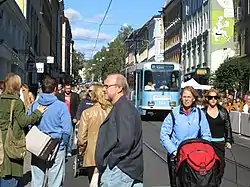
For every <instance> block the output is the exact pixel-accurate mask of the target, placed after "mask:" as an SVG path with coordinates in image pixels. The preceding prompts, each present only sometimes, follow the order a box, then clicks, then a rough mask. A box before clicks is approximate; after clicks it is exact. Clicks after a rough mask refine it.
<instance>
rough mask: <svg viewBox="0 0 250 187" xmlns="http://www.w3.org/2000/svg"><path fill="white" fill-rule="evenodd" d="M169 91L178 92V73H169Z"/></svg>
mask: <svg viewBox="0 0 250 187" xmlns="http://www.w3.org/2000/svg"><path fill="white" fill-rule="evenodd" d="M171 74H172V75H171V88H170V89H171V90H178V89H179V87H180V72H179V71H173V72H171Z"/></svg>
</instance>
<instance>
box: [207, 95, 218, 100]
mask: <svg viewBox="0 0 250 187" xmlns="http://www.w3.org/2000/svg"><path fill="white" fill-rule="evenodd" d="M207 98H208V100H212V99H213V98H214V99H215V100H218V99H220V97H219V96H211V95H209V96H207Z"/></svg>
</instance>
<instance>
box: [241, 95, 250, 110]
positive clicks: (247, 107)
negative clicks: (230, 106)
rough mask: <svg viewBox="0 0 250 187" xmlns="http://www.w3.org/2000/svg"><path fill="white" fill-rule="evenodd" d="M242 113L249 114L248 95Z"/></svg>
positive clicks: (249, 100) (249, 96) (249, 99)
mask: <svg viewBox="0 0 250 187" xmlns="http://www.w3.org/2000/svg"><path fill="white" fill-rule="evenodd" d="M243 112H244V113H250V95H248V96H247V99H246V104H245V105H244V107H243Z"/></svg>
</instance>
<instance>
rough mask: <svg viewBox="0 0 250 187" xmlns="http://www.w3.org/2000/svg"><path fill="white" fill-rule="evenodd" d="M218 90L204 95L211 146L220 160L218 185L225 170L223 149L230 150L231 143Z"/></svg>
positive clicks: (211, 90) (227, 118)
mask: <svg viewBox="0 0 250 187" xmlns="http://www.w3.org/2000/svg"><path fill="white" fill-rule="evenodd" d="M219 99H220V94H219V92H218V90H216V89H214V88H211V89H210V90H208V91H207V92H206V94H205V103H206V106H205V107H204V108H203V109H202V110H203V111H204V113H205V114H206V117H207V121H208V123H209V126H210V130H211V135H212V145H213V147H214V149H215V152H216V154H217V155H218V157H219V158H220V160H221V172H220V176H219V178H220V183H221V179H222V177H223V174H224V168H225V147H226V148H229V149H231V147H232V143H233V136H232V128H231V122H230V117H229V113H228V111H227V110H226V109H225V108H224V107H223V106H221V105H220V104H219Z"/></svg>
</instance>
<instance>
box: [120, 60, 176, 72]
mask: <svg viewBox="0 0 250 187" xmlns="http://www.w3.org/2000/svg"><path fill="white" fill-rule="evenodd" d="M152 64H169V65H171V64H172V65H174V69H175V70H179V69H180V64H179V63H176V62H141V63H139V64H135V65H133V66H129V67H127V68H125V69H123V70H122V71H124V70H127V71H129V72H132V71H135V70H136V69H151V65H152Z"/></svg>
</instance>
